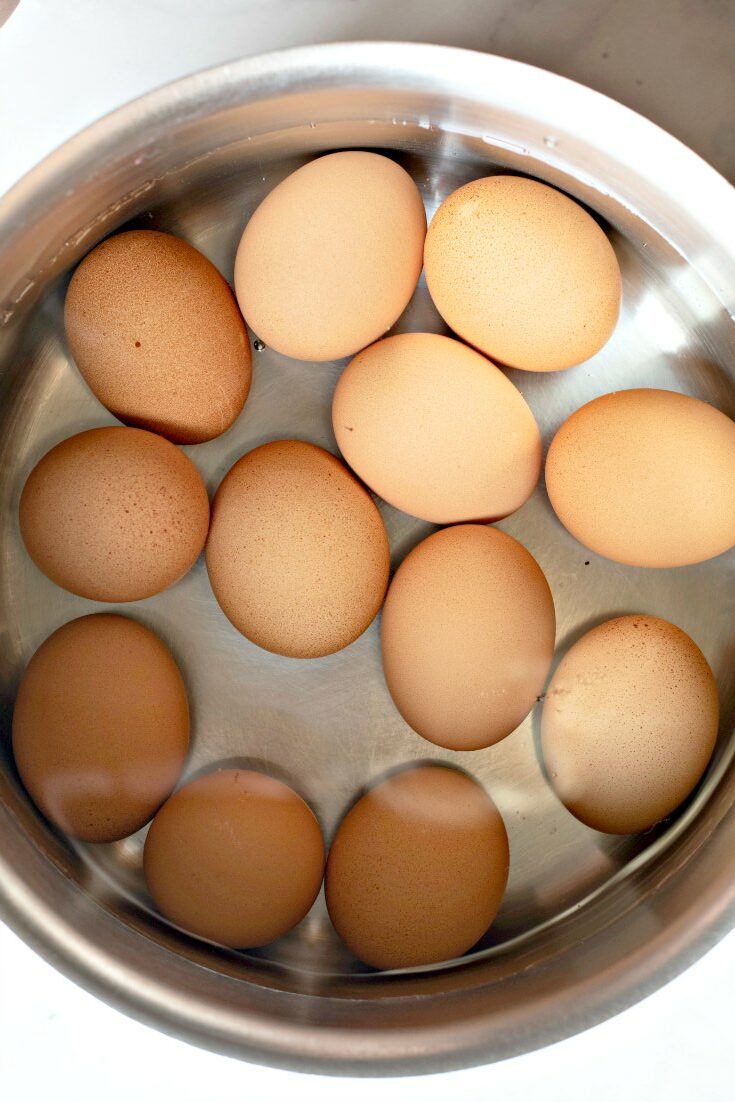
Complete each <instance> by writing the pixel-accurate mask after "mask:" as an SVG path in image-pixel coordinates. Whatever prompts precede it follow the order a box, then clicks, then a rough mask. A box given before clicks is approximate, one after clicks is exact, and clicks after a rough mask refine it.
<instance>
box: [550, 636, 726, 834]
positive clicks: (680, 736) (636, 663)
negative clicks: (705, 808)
mask: <svg viewBox="0 0 735 1102" xmlns="http://www.w3.org/2000/svg"><path fill="white" fill-rule="evenodd" d="M718 715H719V705H718V700H717V686H716V684H715V679H714V677H713V676H712V671H711V669H710V668H709V666H708V664H707V660H706V658H705V657H704V655H703V654H702V652H701V651H700V649H699V647H698V646H697V645H696V643H694V642H693V640H692V639H690V638H689V636H688V635H686V634H685V633H684V632H683V631H681V630H680V629H679V628H677V627H675V626H674V624H670V623H668V622H667V621H666V620H659V619H657V618H656V617H655V616H643V615H636V616H621V617H619V618H618V619H616V620H608V621H607V623H604V624H600V626H599V627H596V628H593V629H592V631H588V632H587V634H586V635H583V636H582V638H581V639H580V640H579V641H578V642H577V643H575V644H574V646H573V647H572V648H571V649H570V650H569V651H568V652H567V654H566V655H565V656H564V658H563V659H562V661H561V663H560V665H559V667H558V669H557V670H556V672H555V674H554V676H553V678H552V680H551V684H550V686H549V689H548V692H547V693H546V700H545V702H544V710H543V716H542V723H541V746H542V751H543V756H544V761H545V763H546V769H547V771H548V775H549V779H550V781H551V783H552V785H553V787H554V789H555V790H556V792H557V794H558V796H559V799H560V800H561V801H562V802H563V803H564V804H566V806H567V807H568V808H569V810H570V811H571V812H572V814H573V815H576V817H577V818H578V819H581V820H582V822H583V823H586V824H587V825H588V826H591V827H594V828H595V830H603V831H607V832H608V833H610V834H632V833H634V832H635V831H639V830H646V829H647V828H648V827H651V826H653V825H654V823H657V822H659V820H661V819H663V818H664V817H665V816H667V815H669V814H671V812H672V811H673V810H674V809H675V808H676V807H678V805H679V804H680V803H681V801H682V800H683V799H684V798H685V797H686V796H688V795H689V793H690V792H691V790H692V789H693V788H694V786H695V785H696V783H697V781H698V780H699V779H700V777H701V776H702V774H703V773H704V770H705V769H706V767H707V763H708V762H709V760H710V757H711V755H712V751H713V749H714V745H715V739H716V738H717V726H718Z"/></svg>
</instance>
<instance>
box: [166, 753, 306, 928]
mask: <svg viewBox="0 0 735 1102" xmlns="http://www.w3.org/2000/svg"><path fill="white" fill-rule="evenodd" d="M144 871H145V878H146V882H147V884H148V888H149V891H150V893H151V895H152V896H153V900H154V902H155V904H156V906H157V907H158V909H159V910H160V911H161V912H162V913H163V914H164V915H165V916H166V918H168V919H169V920H170V921H171V922H175V923H176V925H177V926H181V927H182V928H183V929H184V930H188V931H189V932H190V933H192V934H196V935H197V936H198V937H203V938H208V939H209V940H210V941H216V942H219V943H220V944H221V945H227V946H230V947H231V948H233V949H246V948H254V947H255V946H258V945H265V944H267V943H268V942H269V941H273V940H274V939H275V938H277V937H281V936H282V935H283V934H285V933H287V932H288V931H289V930H290V929H292V928H293V927H294V926H296V924H297V923H299V922H300V921H301V919H302V918H304V916H305V915H306V913H307V912H308V910H309V908H310V907H311V905H312V903H313V902H314V900H315V899H316V896H317V893H318V892H319V888H320V887H321V883H322V876H323V874H324V842H323V839H322V834H321V830H320V829H319V824H318V823H317V821H316V818H315V817H314V814H313V812H312V811H311V809H310V808H309V807H308V805H307V804H306V803H304V801H303V800H302V799H301V797H300V796H298V795H297V794H296V793H295V792H294V791H293V790H292V789H290V788H289V787H288V786H287V785H285V784H283V783H282V782H281V781H277V780H274V778H273V777H268V776H265V775H264V774H262V773H254V772H251V771H249V770H246V769H221V770H218V771H216V772H214V773H208V774H207V775H206V776H204V777H200V778H199V779H198V780H195V781H191V782H190V783H189V784H187V785H184V787H183V788H181V789H179V791H178V792H176V793H175V794H174V795H173V796H172V797H171V798H170V799H169V800H167V802H166V803H165V804H164V806H163V807H162V808H161V810H160V811H159V812H158V814H157V815H156V817H155V819H154V820H153V823H152V825H151V828H150V830H149V831H148V836H147V838H146V843H145V853H144Z"/></svg>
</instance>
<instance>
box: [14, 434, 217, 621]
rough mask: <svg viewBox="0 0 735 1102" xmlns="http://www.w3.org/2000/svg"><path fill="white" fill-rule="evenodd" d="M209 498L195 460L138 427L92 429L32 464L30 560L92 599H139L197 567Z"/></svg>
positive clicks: (27, 508) (24, 511)
mask: <svg viewBox="0 0 735 1102" xmlns="http://www.w3.org/2000/svg"><path fill="white" fill-rule="evenodd" d="M208 526H209V501H208V498H207V491H206V489H205V487H204V483H203V482H202V479H201V476H200V474H199V472H198V471H197V469H196V467H195V466H194V464H193V463H192V462H191V461H190V460H189V459H188V458H187V457H186V456H185V455H184V454H183V452H181V451H180V450H179V448H177V447H176V446H175V445H174V444H171V443H170V442H169V441H168V440H164V439H163V437H161V436H156V435H154V434H153V433H150V432H145V431H144V430H143V429H132V428H122V427H110V428H98V429H89V430H87V431H86V432H80V433H78V434H77V435H76V436H71V437H69V439H68V440H64V441H63V442H62V443H61V444H57V445H56V447H55V448H52V449H51V451H50V452H48V453H47V454H46V455H45V456H44V457H43V459H41V460H40V462H39V463H37V464H36V466H35V467H34V468H33V470H32V471H31V473H30V475H29V476H28V479H27V481H26V484H25V486H24V487H23V493H22V495H21V499H20V529H21V534H22V536H23V542H24V543H25V546H26V549H27V551H28V553H29V555H30V556H31V558H32V559H33V561H34V562H35V564H36V566H38V568H39V569H40V570H42V571H43V573H44V574H46V575H47V577H49V578H51V580H52V581H53V582H56V584H57V585H60V586H61V587H62V588H63V589H68V590H70V591H71V592H72V593H76V594H78V595H79V596H80V597H89V598H90V599H92V600H95V601H137V600H141V599H143V598H144V597H150V596H152V595H153V594H154V593H159V592H160V591H161V590H163V589H166V588H167V586H169V585H171V584H172V583H173V582H175V581H178V579H179V578H181V577H182V576H183V575H184V574H186V572H187V571H188V570H189V569H190V568H191V567H192V566H193V565H194V562H195V561H196V559H197V557H198V556H199V553H200V551H201V550H202V548H203V546H204V541H205V539H206V536H207V529H208Z"/></svg>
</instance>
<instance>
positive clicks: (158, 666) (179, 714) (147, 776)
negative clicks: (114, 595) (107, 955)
mask: <svg viewBox="0 0 735 1102" xmlns="http://www.w3.org/2000/svg"><path fill="white" fill-rule="evenodd" d="M188 746H189V706H188V703H187V699H186V690H185V688H184V683H183V681H182V679H181V674H180V673H179V670H178V667H177V665H176V663H175V662H174V659H173V658H172V656H171V653H170V652H169V650H168V648H167V647H166V646H165V645H164V644H163V643H162V642H161V640H160V639H159V638H158V636H157V635H154V634H153V632H152V631H149V630H148V628H145V627H143V625H142V624H139V623H136V621H135V620H129V619H127V618H126V617H124V616H115V615H110V614H107V613H103V614H100V615H96V616H83V617H82V618H81V619H79V620H72V621H71V622H70V623H68V624H64V625H63V627H60V628H59V629H58V631H55V632H54V633H53V635H51V636H50V637H49V638H48V639H47V640H46V642H45V643H42V644H41V646H40V647H39V648H38V650H37V651H36V653H35V654H34V655H33V657H32V658H31V660H30V662H29V663H28V666H27V668H26V671H25V673H24V675H23V678H22V680H21V683H20V688H19V690H18V698H17V700H16V702H15V711H14V712H13V753H14V755H15V763H16V765H17V767H18V772H19V773H20V776H21V779H22V781H23V784H24V785H25V786H26V788H27V789H28V792H29V793H30V795H31V798H32V799H33V801H34V803H35V804H36V805H37V806H38V807H39V808H40V810H41V811H42V812H43V814H44V815H45V816H46V818H47V819H50V820H51V822H52V823H54V824H55V825H56V826H58V827H60V828H61V830H64V831H66V833H67V834H71V835H73V836H74V837H76V838H80V839H82V840H83V841H86V842H113V841H115V840H117V839H119V838H125V837H126V836H127V835H128V834H132V833H133V832H134V831H136V830H138V829H139V828H140V827H142V826H143V824H144V823H147V822H148V820H149V819H150V818H151V816H152V815H153V814H154V812H155V811H156V808H158V807H159V806H160V804H161V803H162V802H163V801H164V800H165V799H166V797H167V796H168V794H169V792H170V791H171V789H172V788H173V787H174V785H175V784H176V781H177V779H178V777H179V774H180V773H181V770H182V768H183V765H184V759H185V758H186V753H187V749H188Z"/></svg>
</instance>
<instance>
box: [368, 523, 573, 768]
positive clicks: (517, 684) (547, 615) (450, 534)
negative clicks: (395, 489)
mask: <svg viewBox="0 0 735 1102" xmlns="http://www.w3.org/2000/svg"><path fill="white" fill-rule="evenodd" d="M554 633H555V616H554V602H553V600H552V597H551V591H550V590H549V586H548V583H547V581H546V578H545V577H544V575H543V572H542V571H541V568H540V566H539V565H538V563H537V562H536V560H535V559H534V558H533V556H532V555H531V554H530V553H529V552H528V551H527V550H526V548H525V547H523V545H522V544H520V543H518V541H517V540H514V539H513V538H512V537H511V536H508V535H506V534H505V533H504V532H501V531H499V530H498V529H497V528H491V527H489V526H484V525H477V524H464V525H457V526H456V527H453V528H445V529H443V530H442V531H440V532H436V533H435V534H434V535H432V536H429V537H428V538H427V539H425V540H423V541H422V542H421V543H420V544H418V546H417V547H415V548H414V549H413V551H411V552H410V554H409V555H407V556H406V558H405V559H404V561H403V562H402V564H401V566H400V567H399V568H398V570H397V571H396V574H395V576H394V578H393V581H392V582H391V585H390V588H389V590H388V595H387V597H386V600H385V607H384V609H383V616H382V626H381V640H382V650H383V669H384V671H385V679H386V682H387V685H388V688H389V690H390V693H391V696H392V697H393V700H394V702H395V704H396V707H397V708H398V710H399V712H400V713H401V715H402V716H403V718H404V719H405V720H406V722H407V723H408V724H410V726H411V727H413V729H414V731H417V732H418V734H420V735H423V737H424V738H425V739H428V740H429V742H433V743H436V744H437V745H438V746H446V747H447V748H449V749H450V750H479V749H481V748H482V747H484V746H490V745H492V744H493V743H495V742H499V741H500V740H501V739H503V738H505V737H506V735H509V734H510V733H511V731H514V730H515V729H516V727H518V725H519V724H520V723H521V722H522V721H523V720H524V719H525V717H526V716H527V715H528V713H529V712H530V711H531V709H532V708H533V706H534V704H535V702H536V698H537V697H538V695H539V693H540V692H541V690H542V688H543V685H544V682H545V680H546V676H547V674H548V672H549V666H550V664H551V658H552V655H553V651H554Z"/></svg>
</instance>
